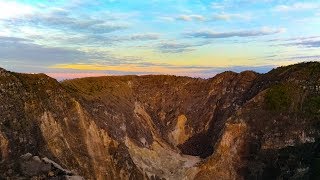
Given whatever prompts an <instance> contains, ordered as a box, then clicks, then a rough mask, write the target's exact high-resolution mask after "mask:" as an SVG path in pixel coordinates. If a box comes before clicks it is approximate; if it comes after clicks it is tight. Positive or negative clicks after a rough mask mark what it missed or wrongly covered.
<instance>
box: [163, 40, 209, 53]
mask: <svg viewBox="0 0 320 180" xmlns="http://www.w3.org/2000/svg"><path fill="white" fill-rule="evenodd" d="M206 44H207V43H206V42H202V43H183V42H164V43H161V44H159V45H158V47H157V49H158V50H159V51H160V52H162V53H182V52H190V51H193V50H195V48H196V47H200V46H204V45H206Z"/></svg>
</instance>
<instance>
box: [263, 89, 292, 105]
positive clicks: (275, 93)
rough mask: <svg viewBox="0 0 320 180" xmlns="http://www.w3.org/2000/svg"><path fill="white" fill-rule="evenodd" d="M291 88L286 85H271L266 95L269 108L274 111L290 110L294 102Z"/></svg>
mask: <svg viewBox="0 0 320 180" xmlns="http://www.w3.org/2000/svg"><path fill="white" fill-rule="evenodd" d="M291 96H292V95H291V93H290V88H289V87H287V86H285V85H275V86H273V87H271V88H270V89H269V90H268V92H267V94H266V97H265V102H266V105H267V107H268V109H270V110H273V111H285V110H288V109H289V107H290V104H291V102H292V97H291Z"/></svg>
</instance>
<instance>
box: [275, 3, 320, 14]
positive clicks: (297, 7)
mask: <svg viewBox="0 0 320 180" xmlns="http://www.w3.org/2000/svg"><path fill="white" fill-rule="evenodd" d="M319 8H320V3H315V2H298V3H294V4H290V5H278V6H276V7H275V8H274V10H275V11H278V12H289V11H306V10H311V9H319Z"/></svg>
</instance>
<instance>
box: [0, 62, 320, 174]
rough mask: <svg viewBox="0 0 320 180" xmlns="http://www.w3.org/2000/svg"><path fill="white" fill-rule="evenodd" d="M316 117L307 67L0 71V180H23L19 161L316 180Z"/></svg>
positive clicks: (318, 67) (317, 93) (88, 170)
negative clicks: (199, 75) (176, 72)
mask: <svg viewBox="0 0 320 180" xmlns="http://www.w3.org/2000/svg"><path fill="white" fill-rule="evenodd" d="M319 117H320V63H316V62H314V63H302V64H296V65H291V66H286V67H280V68H277V69H274V70H272V71H270V72H269V73H267V74H258V73H255V72H251V71H245V72H242V73H234V72H224V73H221V74H219V75H216V76H215V77H213V78H210V79H196V78H189V77H176V76H106V77H93V78H82V79H74V80H67V81H63V82H57V81H56V80H54V79H52V78H50V77H48V76H46V75H44V74H32V75H31V74H19V73H13V72H9V71H6V70H4V69H0V157H1V159H0V160H1V162H0V179H1V178H9V179H12V178H19V177H20V178H21V177H27V178H31V177H30V176H28V175H26V174H24V173H23V172H22V171H21V165H19V163H16V162H17V160H18V159H19V158H20V156H21V155H24V154H26V153H31V154H33V155H37V156H40V157H48V158H50V159H52V160H54V161H55V162H57V163H58V164H60V165H61V166H62V167H64V168H67V169H69V170H71V171H72V172H73V173H74V174H79V175H81V176H83V177H84V178H86V179H174V180H176V179H276V178H280V179H312V178H314V179H316V178H317V177H319V173H318V172H319V171H320V169H319V168H320V160H319V158H320V153H319V149H320V146H319V140H318V139H319V136H320V134H319V127H320V126H319V125H320V123H319V122H320V121H319ZM41 177H42V178H44V176H41ZM38 178H40V176H38ZM46 178H49V176H47V177H46ZM40 179H41V178H40Z"/></svg>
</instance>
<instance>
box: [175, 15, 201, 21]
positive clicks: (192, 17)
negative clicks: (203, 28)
mask: <svg viewBox="0 0 320 180" xmlns="http://www.w3.org/2000/svg"><path fill="white" fill-rule="evenodd" d="M176 19H177V20H181V21H194V20H196V21H204V20H206V18H205V17H204V16H202V15H199V14H190V15H185V14H184V15H180V16H178V17H177V18H176Z"/></svg>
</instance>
